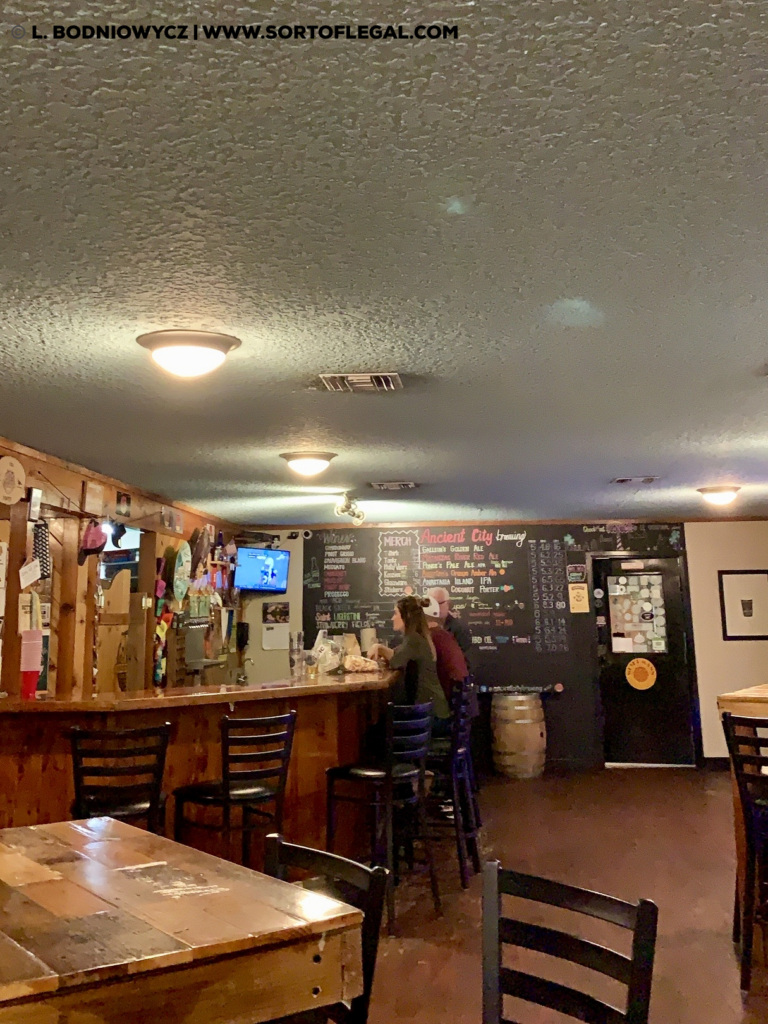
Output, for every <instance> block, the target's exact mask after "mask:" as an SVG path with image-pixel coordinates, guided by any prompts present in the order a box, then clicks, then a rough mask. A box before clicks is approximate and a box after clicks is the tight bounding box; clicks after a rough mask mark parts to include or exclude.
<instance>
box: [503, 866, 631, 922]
mask: <svg viewBox="0 0 768 1024" xmlns="http://www.w3.org/2000/svg"><path fill="white" fill-rule="evenodd" d="M499 892H501V893H505V894H506V895H507V896H517V897H519V898H520V899H524V900H533V901H534V902H535V903H546V904H548V905H549V906H551V907H561V908H562V909H563V910H573V911H575V912H576V913H578V914H588V915H589V916H590V917H597V918H599V919H600V920H601V921H608V922H610V923H611V924H615V925H618V926H619V927H620V928H634V927H635V922H636V920H637V907H636V906H634V905H633V904H632V903H625V902H624V900H618V899H616V898H615V897H614V896H604V895H603V894H602V893H599V892H589V891H588V890H587V889H578V888H576V887H575V886H573V885H566V884H565V883H563V882H552V881H550V880H549V879H548V878H537V877H535V876H534V875H523V874H520V873H519V872H517V871H505V870H504V869H503V868H500V869H499Z"/></svg>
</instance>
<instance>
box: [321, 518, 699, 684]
mask: <svg viewBox="0 0 768 1024" xmlns="http://www.w3.org/2000/svg"><path fill="white" fill-rule="evenodd" d="M681 548H682V531H681V528H680V527H679V525H674V524H673V525H669V524H647V525H633V524H626V523H602V524H595V525H567V524H566V525H552V526H544V525H538V524H536V525H532V526H520V525H508V526H504V525H501V526H499V525H495V524H465V525H459V526H442V527H427V526H423V527H403V528H397V527H394V528H357V529H354V528H353V529H348V530H344V529H341V530H320V531H317V532H316V533H314V534H313V536H312V537H310V538H309V539H307V540H306V541H305V546H304V630H305V633H306V635H307V639H308V641H309V642H310V643H311V642H312V641H313V638H314V636H315V634H316V632H317V630H318V629H323V628H324V629H329V630H332V631H342V632H356V633H358V634H359V631H360V629H361V628H363V627H366V626H373V627H375V628H376V630H377V632H378V635H379V638H380V639H382V640H385V641H386V640H392V639H393V638H394V637H393V630H392V624H391V618H392V610H393V606H394V603H395V601H396V599H397V598H398V597H400V596H401V595H403V594H408V593H416V594H423V593H425V591H427V590H428V589H429V588H430V587H445V588H446V589H447V590H448V591H449V592H450V594H451V602H452V605H453V610H454V614H456V615H457V616H458V617H459V618H461V619H462V620H463V621H464V622H465V623H466V624H467V625H468V626H469V628H470V631H471V633H472V652H471V655H470V658H471V667H472V670H473V672H474V674H475V677H476V678H477V681H478V682H479V683H480V685H481V686H482V685H488V686H501V685H515V684H516V683H517V684H519V685H523V684H528V685H536V684H538V683H541V684H542V685H546V686H549V685H551V684H552V683H553V682H556V681H558V679H562V681H564V682H565V683H566V684H567V682H568V681H569V680H570V679H572V678H573V677H574V672H575V671H577V664H576V662H577V661H578V662H579V665H578V671H579V672H580V671H582V670H583V665H584V659H585V657H586V658H587V659H589V658H590V651H591V646H592V643H593V640H594V632H595V630H594V619H593V617H592V615H591V614H583V613H582V614H574V612H572V610H571V609H572V607H573V608H576V607H577V605H576V603H575V602H573V601H572V600H571V598H572V597H574V596H575V595H574V594H573V592H572V590H571V589H569V588H571V587H572V586H573V585H575V586H580V587H581V588H582V589H583V586H584V584H585V583H586V582H587V552H594V553H597V552H600V551H606V552H607V551H635V552H643V553H646V554H655V555H656V556H657V557H674V556H676V555H678V554H679V553H680V551H681Z"/></svg>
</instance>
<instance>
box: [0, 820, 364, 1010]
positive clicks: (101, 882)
mask: <svg viewBox="0 0 768 1024" xmlns="http://www.w3.org/2000/svg"><path fill="white" fill-rule="evenodd" d="M361 924H362V914H361V913H360V911H359V910H357V909H355V908H354V907H350V906H347V905H346V904H344V903H340V902H338V901H337V900H334V899H330V898H328V897H326V896H324V895H322V894H320V893H318V892H315V891H312V890H309V889H304V888H301V887H300V886H295V885H290V884H288V883H287V882H282V881H279V880H277V879H274V878H270V877H268V876H266V875H262V874H259V873H258V872H256V871H250V870H248V869H247V868H243V867H240V866H239V865H236V864H231V863H229V862H228V861H223V860H220V859H219V858H218V857H213V856H211V855H209V854H205V853H200V852H199V851H197V850H193V849H191V848H189V847H186V846H182V845H180V844H178V843H173V842H171V841H170V840H168V839H163V838H161V837H159V836H156V835H153V834H151V833H149V832H144V831H142V830H141V829H138V828H134V827H133V826H131V825H126V824H124V823H122V822H119V821H115V820H113V819H111V818H94V819H90V820H87V821H67V822H56V823H53V824H48V825H32V826H26V827H22V828H9V829H3V830H0V1024H258V1022H262V1021H269V1020H273V1019H275V1018H277V1017H282V1016H283V1015H287V1014H293V1013H299V1012H302V1011H306V1010H309V1009H315V1008H317V1007H320V1006H324V1005H330V1004H332V1003H336V1002H339V1001H340V1000H349V999H351V998H353V997H354V996H357V995H359V994H360V993H361V991H362V969H361V936H360V929H361Z"/></svg>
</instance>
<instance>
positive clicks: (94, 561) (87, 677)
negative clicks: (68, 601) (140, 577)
mask: <svg viewBox="0 0 768 1024" xmlns="http://www.w3.org/2000/svg"><path fill="white" fill-rule="evenodd" d="M86 569H87V577H86V585H85V640H84V643H85V649H84V651H83V700H89V699H90V698H91V697H92V696H93V693H94V671H93V670H94V668H95V658H94V646H95V643H96V616H97V614H98V611H97V608H96V591H97V589H98V586H99V560H98V558H96V557H94V556H93V555H92V556H91V557H90V558H89V559H88V560H87V561H86Z"/></svg>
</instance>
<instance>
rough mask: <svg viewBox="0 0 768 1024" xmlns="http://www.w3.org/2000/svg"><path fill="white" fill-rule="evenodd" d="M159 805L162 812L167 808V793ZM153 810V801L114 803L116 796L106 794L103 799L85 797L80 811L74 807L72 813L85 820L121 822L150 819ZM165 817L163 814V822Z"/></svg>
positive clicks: (161, 798) (163, 795) (80, 805)
mask: <svg viewBox="0 0 768 1024" xmlns="http://www.w3.org/2000/svg"><path fill="white" fill-rule="evenodd" d="M105 788H106V787H105ZM158 805H159V807H160V810H161V812H162V811H163V808H164V807H165V793H163V794H162V796H161V797H160V800H159V801H158ZM152 809H153V802H152V801H151V800H134V801H125V800H123V801H121V802H120V803H114V796H113V795H112V794H105V796H104V797H102V798H101V799H100V798H98V797H96V796H93V797H83V798H82V799H81V801H80V804H79V807H78V809H77V810H75V808H74V807H73V809H72V813H73V814H75V815H77V816H78V817H85V818H102V817H110V818H119V819H120V821H129V820H131V819H133V818H148V817H149V816H150V815H151V814H152ZM163 817H164V815H163V814H162V813H161V815H160V818H161V820H162V818H163Z"/></svg>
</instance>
